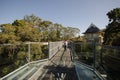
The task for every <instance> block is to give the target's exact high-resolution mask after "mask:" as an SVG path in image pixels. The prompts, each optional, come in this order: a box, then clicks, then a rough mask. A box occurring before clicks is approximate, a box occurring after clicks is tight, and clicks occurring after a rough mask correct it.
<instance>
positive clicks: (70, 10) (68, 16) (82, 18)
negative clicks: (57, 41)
mask: <svg viewBox="0 0 120 80" xmlns="http://www.w3.org/2000/svg"><path fill="white" fill-rule="evenodd" d="M114 8H120V0H0V24H5V23H12V22H13V21H14V20H16V19H18V20H19V19H23V17H24V16H25V15H31V14H34V15H35V16H38V17H39V18H41V19H43V20H49V21H51V22H53V23H58V24H62V25H63V26H64V27H68V26H69V27H75V28H79V29H80V31H81V32H80V33H81V34H82V33H83V32H85V30H86V29H87V28H88V27H89V25H90V24H91V23H93V24H95V25H96V26H97V27H98V28H100V29H103V28H105V27H106V26H107V25H108V21H109V19H108V17H107V15H106V14H107V13H108V12H109V11H110V10H113V9H114Z"/></svg>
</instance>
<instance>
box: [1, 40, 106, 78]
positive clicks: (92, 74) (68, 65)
mask: <svg viewBox="0 0 120 80" xmlns="http://www.w3.org/2000/svg"><path fill="white" fill-rule="evenodd" d="M62 45H63V42H51V43H49V58H47V59H43V60H39V61H34V62H29V63H27V64H25V65H24V66H22V67H20V68H19V69H17V70H15V71H13V72H11V73H10V74H8V75H6V76H4V77H2V78H1V79H0V80H104V78H103V77H102V76H101V75H100V73H99V72H97V71H96V70H95V69H93V68H92V67H90V66H87V65H85V64H83V63H80V62H78V61H76V56H75V54H74V51H73V48H72V49H71V48H67V49H66V50H64V48H62Z"/></svg>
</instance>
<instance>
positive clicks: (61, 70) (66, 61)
mask: <svg viewBox="0 0 120 80" xmlns="http://www.w3.org/2000/svg"><path fill="white" fill-rule="evenodd" d="M38 80H78V78H77V75H76V72H75V68H74V65H73V62H72V61H71V56H70V51H69V49H67V50H66V51H64V49H63V48H62V49H61V50H60V51H58V53H57V54H56V55H55V56H54V57H53V58H52V59H51V60H50V61H49V64H48V65H46V66H45V67H44V74H43V75H42V76H40V77H39V79H38Z"/></svg>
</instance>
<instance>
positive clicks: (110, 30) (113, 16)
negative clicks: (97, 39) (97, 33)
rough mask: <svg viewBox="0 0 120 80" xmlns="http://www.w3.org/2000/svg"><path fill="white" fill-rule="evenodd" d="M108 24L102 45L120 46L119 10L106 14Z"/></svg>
mask: <svg viewBox="0 0 120 80" xmlns="http://www.w3.org/2000/svg"><path fill="white" fill-rule="evenodd" d="M107 16H108V18H109V24H108V26H107V27H106V30H105V35H104V44H105V45H112V46H120V42H119V40H120V8H115V9H113V10H111V11H110V12H108V13H107Z"/></svg>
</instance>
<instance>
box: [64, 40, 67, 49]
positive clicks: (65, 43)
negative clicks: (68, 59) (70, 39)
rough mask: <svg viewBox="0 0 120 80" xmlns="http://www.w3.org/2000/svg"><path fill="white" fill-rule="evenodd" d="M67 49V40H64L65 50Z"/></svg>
mask: <svg viewBox="0 0 120 80" xmlns="http://www.w3.org/2000/svg"><path fill="white" fill-rule="evenodd" d="M66 49H67V41H65V42H64V51H66Z"/></svg>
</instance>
